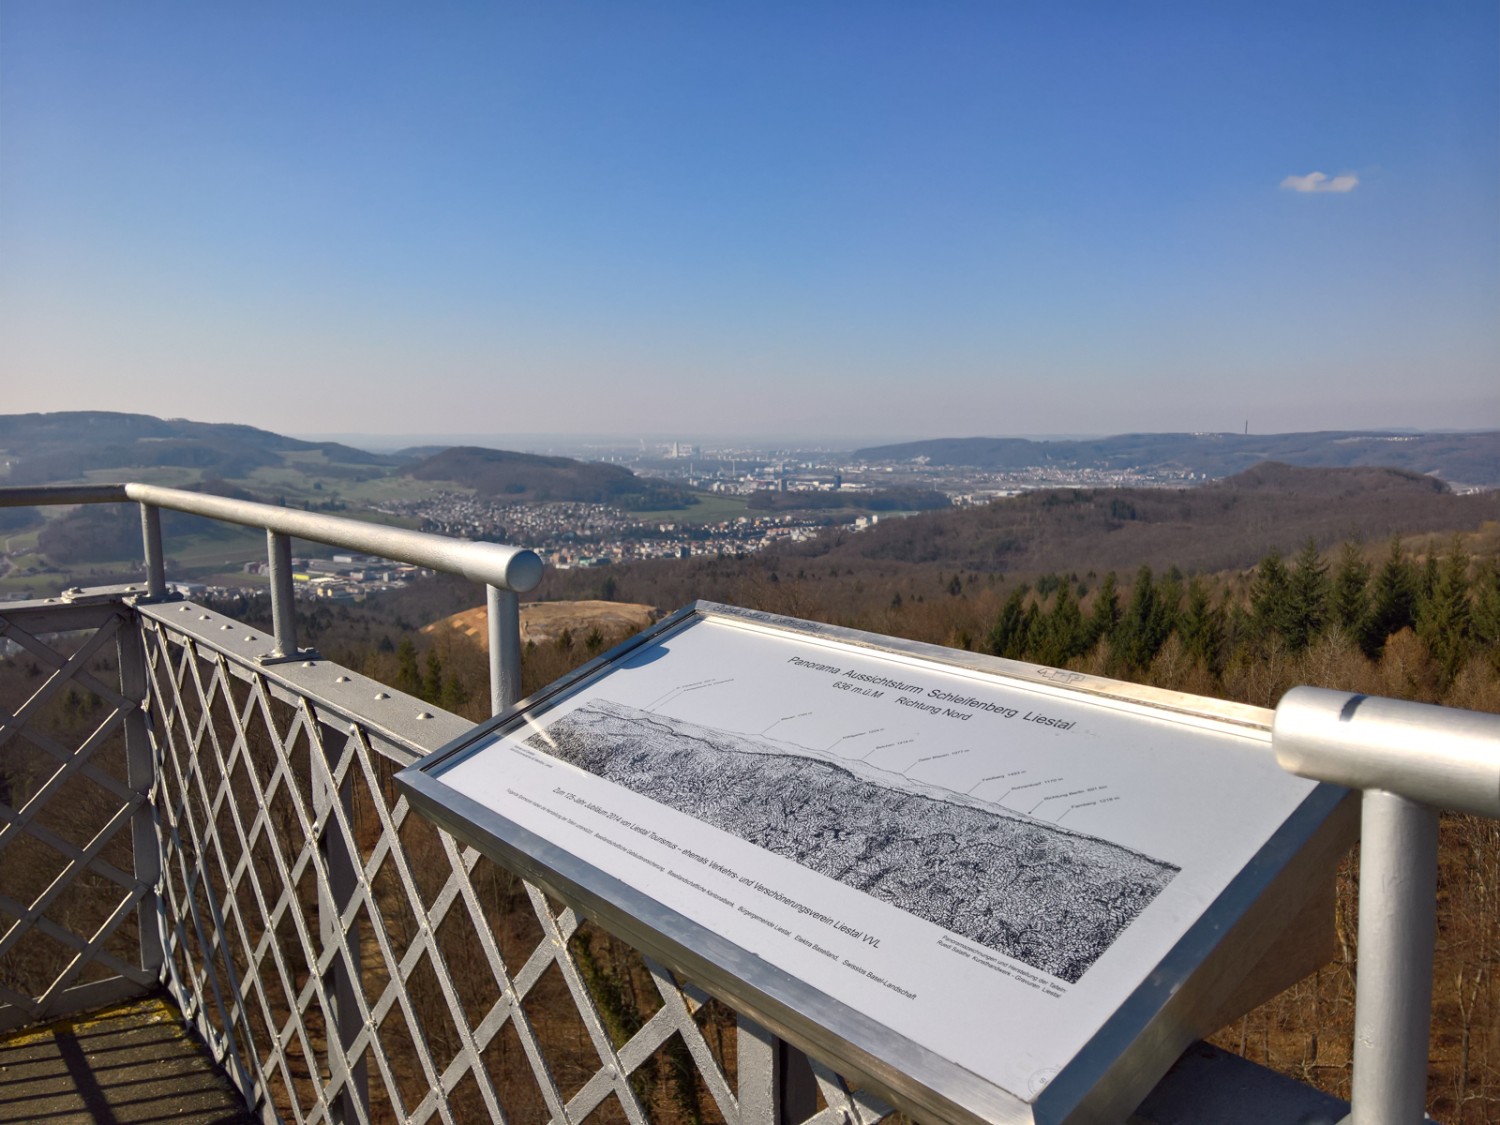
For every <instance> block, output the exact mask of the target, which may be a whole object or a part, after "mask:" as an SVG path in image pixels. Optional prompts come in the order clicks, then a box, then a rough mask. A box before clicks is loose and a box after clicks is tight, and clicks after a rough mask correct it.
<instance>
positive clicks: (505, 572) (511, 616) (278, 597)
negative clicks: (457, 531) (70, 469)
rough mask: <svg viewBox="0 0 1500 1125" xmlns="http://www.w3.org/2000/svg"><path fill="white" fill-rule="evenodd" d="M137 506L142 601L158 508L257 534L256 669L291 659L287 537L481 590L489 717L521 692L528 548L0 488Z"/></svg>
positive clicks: (2, 500)
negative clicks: (267, 626)
mask: <svg viewBox="0 0 1500 1125" xmlns="http://www.w3.org/2000/svg"><path fill="white" fill-rule="evenodd" d="M122 501H135V502H136V503H138V504H139V505H140V509H141V541H142V554H143V557H144V558H145V562H146V590H145V593H146V596H147V597H148V598H150V599H153V600H155V599H160V598H162V597H164V596H165V595H166V592H167V579H166V556H165V555H164V554H163V553H162V535H161V511H162V509H163V508H165V509H168V510H170V511H174V512H184V513H187V514H189V515H195V516H204V517H207V518H209V519H215V520H222V521H224V522H225V523H233V524H239V525H240V526H242V527H254V528H261V529H264V531H265V533H266V553H267V556H268V560H269V563H270V578H271V618H272V621H273V622H274V640H275V645H274V646H273V648H272V650H271V651H270V652H269V653H266V654H263V655H262V656H261V660H262V661H263V662H267V661H274V660H295V659H297V658H298V657H299V656H301V655H305V654H304V653H302V651H301V650H300V649H298V647H297V617H296V612H295V607H294V603H293V577H292V537H293V536H296V537H298V538H301V539H306V540H310V541H312V542H314V543H325V544H328V545H329V546H333V547H344V548H347V549H349V550H353V551H359V552H362V553H365V554H371V555H378V556H380V557H381V558H387V559H395V560H397V561H400V562H405V563H410V564H412V565H414V566H423V567H428V568H430V569H432V570H436V571H440V572H442V573H444V574H456V575H459V576H461V577H463V578H467V579H469V580H470V581H472V582H480V583H483V584H484V585H485V589H486V602H487V605H488V608H489V638H488V639H489V652H490V700H491V706H492V708H493V710H494V711H495V712H496V713H499V712H500V711H501V710H503V709H504V708H506V707H508V706H510V704H512V703H514V702H515V701H516V699H518V698H519V697H520V692H521V618H520V605H519V601H518V599H517V595H518V594H524V593H525V592H526V591H528V590H531V589H534V588H535V587H536V584H537V583H538V582H540V581H541V580H542V560H541V559H540V558H539V557H538V556H537V554H536V552H535V551H531V550H528V549H527V548H524V547H511V546H505V545H503V544H499V543H481V542H474V541H472V540H468V539H451V538H449V537H448V536H446V535H431V534H428V533H426V532H421V531H410V530H408V529H406V528H400V527H388V526H386V525H384V524H376V523H366V522H364V521H362V520H353V519H344V518H341V517H338V516H329V515H323V514H321V513H318V512H303V511H298V510H297V509H295V508H283V507H278V506H277V505H274V504H259V503H256V502H254V501H250V500H236V499H232V498H228V497H223V496H213V495H209V494H207V493H202V492H187V491H184V490H182V489H178V488H159V487H157V486H156V485H150V484H105V485H53V486H40V487H36V488H8V489H3V490H0V505H3V506H4V507H12V508H14V507H33V506H45V505H49V504H117V503H120V502H122Z"/></svg>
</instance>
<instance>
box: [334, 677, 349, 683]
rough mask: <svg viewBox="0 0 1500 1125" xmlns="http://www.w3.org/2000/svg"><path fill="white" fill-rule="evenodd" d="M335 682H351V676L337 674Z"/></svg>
mask: <svg viewBox="0 0 1500 1125" xmlns="http://www.w3.org/2000/svg"><path fill="white" fill-rule="evenodd" d="M333 682H334V683H336V684H347V683H348V682H349V677H348V676H335V677H334V680H333Z"/></svg>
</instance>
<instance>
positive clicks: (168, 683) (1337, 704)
mask: <svg viewBox="0 0 1500 1125" xmlns="http://www.w3.org/2000/svg"><path fill="white" fill-rule="evenodd" d="M120 500H128V501H134V502H137V503H140V504H141V505H142V525H143V532H144V537H145V552H144V553H145V558H146V560H147V564H148V580H147V582H146V584H145V589H143V590H139V591H120V590H114V591H111V592H108V593H99V594H90V593H89V592H86V591H75V592H73V594H72V595H71V596H70V597H67V598H55V599H45V600H41V601H34V602H26V603H17V604H11V605H6V606H0V632H3V635H4V637H5V638H6V639H7V640H9V641H10V642H11V643H13V644H15V645H17V646H18V647H19V650H20V654H21V656H20V659H21V660H23V661H27V662H29V664H30V667H31V668H33V669H34V670H35V671H34V675H31V676H30V678H29V680H28V683H27V686H26V690H25V691H24V692H23V695H24V698H18V699H15V700H9V699H6V700H0V871H3V872H4V878H3V879H0V927H3V930H0V1029H3V1028H6V1027H14V1026H18V1025H21V1024H25V1023H31V1022H35V1021H39V1020H44V1019H47V1018H49V1017H52V1016H55V1015H60V1014H64V1013H67V1012H70V1011H77V1010H81V1009H84V1008H87V1007H90V1006H94V1005H98V1004H104V1003H108V1002H111V1001H113V1000H116V999H120V998H123V997H125V996H128V995H132V994H136V993H139V992H141V991H143V990H145V989H147V988H150V987H152V986H153V985H154V984H155V983H156V982H158V981H162V982H165V983H166V984H167V986H168V987H169V988H170V990H171V992H172V994H173V995H174V997H175V998H176V999H177V1001H178V1002H179V1004H180V1005H181V1007H182V1009H183V1011H184V1013H185V1014H186V1015H187V1017H188V1018H189V1020H190V1021H191V1022H192V1023H193V1025H194V1027H195V1028H196V1029H197V1031H198V1033H199V1034H200V1035H201V1036H202V1037H203V1038H204V1040H205V1041H206V1042H208V1043H209V1044H210V1046H211V1049H212V1051H213V1054H214V1056H215V1058H216V1059H217V1060H218V1061H219V1063H220V1064H221V1065H222V1066H223V1067H224V1069H225V1070H226V1072H227V1073H228V1074H229V1076H230V1077H231V1079H232V1080H233V1081H234V1083H235V1084H236V1086H237V1087H238V1088H239V1089H240V1091H241V1092H242V1093H243V1094H244V1096H245V1098H246V1101H247V1102H248V1103H249V1104H250V1105H251V1106H253V1107H254V1108H255V1109H256V1111H257V1112H258V1113H260V1114H261V1116H262V1117H263V1118H264V1119H265V1120H267V1121H278V1120H279V1121H296V1122H309V1123H312V1122H323V1121H336V1122H362V1123H363V1122H385V1121H396V1120H400V1121H411V1122H416V1123H421V1122H427V1121H443V1122H468V1121H474V1120H489V1121H496V1122H499V1121H512V1122H514V1121H523V1122H529V1121H551V1122H558V1123H576V1122H582V1121H584V1120H585V1119H587V1120H589V1121H591V1122H592V1121H600V1122H604V1121H616V1120H622V1119H623V1120H625V1121H629V1122H632V1123H634V1122H644V1121H647V1120H656V1121H668V1122H676V1121H683V1122H688V1121H692V1122H698V1121H723V1122H725V1123H726V1125H737V1123H739V1122H745V1123H746V1125H750V1123H757V1125H773V1123H775V1125H780V1123H781V1122H789V1121H800V1120H803V1119H806V1120H808V1121H814V1122H818V1123H819V1125H832V1123H834V1122H847V1123H850V1125H868V1123H870V1122H874V1121H876V1120H879V1119H880V1118H882V1117H883V1116H885V1115H886V1114H887V1113H888V1112H889V1107H887V1106H886V1105H885V1104H884V1103H882V1102H881V1101H880V1100H879V1099H877V1098H875V1097H873V1096H871V1095H870V1094H868V1093H863V1092H860V1091H856V1090H853V1089H851V1088H850V1086H849V1085H848V1084H847V1083H846V1082H844V1080H843V1079H841V1078H840V1077H839V1076H838V1075H837V1074H835V1073H834V1072H833V1071H832V1070H831V1069H829V1068H828V1067H826V1066H823V1065H822V1064H820V1063H817V1062H809V1061H808V1060H806V1058H805V1057H804V1056H801V1055H800V1054H798V1053H796V1052H794V1051H792V1050H791V1049H790V1048H788V1047H787V1046H786V1045H785V1044H782V1043H779V1042H778V1041H777V1040H776V1039H775V1038H774V1037H772V1036H771V1035H769V1034H768V1033H767V1032H765V1031H764V1030H763V1029H761V1028H759V1027H758V1026H756V1025H755V1024H754V1023H752V1022H750V1021H748V1020H745V1019H743V1018H740V1017H738V1016H737V1015H736V1014H735V1013H733V1012H731V1011H729V1010H728V1009H727V1008H725V1007H724V1006H723V1005H722V1004H720V1003H719V1002H718V1001H716V1000H713V999H711V998H710V997H708V996H707V995H706V994H705V993H703V992H702V991H701V990H700V989H698V988H696V987H695V986H694V985H693V984H692V983H691V982H687V981H683V980H680V979H678V978H677V977H675V976H674V975H673V974H672V973H671V972H670V971H669V970H667V969H666V968H664V967H663V966H661V965H659V964H656V963H654V962H652V961H650V960H649V959H647V958H644V957H642V956H641V955H640V954H638V953H636V952H635V951H633V950H631V949H630V948H629V947H628V946H625V945H624V944H623V943H621V942H619V941H618V940H617V939H614V938H612V937H610V936H609V935H608V934H606V933H604V932H603V931H601V930H598V929H597V928H595V927H593V926H591V925H590V924H589V923H588V922H587V921H586V920H585V919H583V918H581V917H579V916H578V914H577V913H576V912H575V911H573V910H572V909H570V908H566V907H564V906H562V905H560V904H558V903H556V902H553V901H551V900H550V899H549V898H548V896H547V895H546V894H545V893H544V892H542V891H541V890H540V889H538V888H537V887H535V886H532V885H530V884H527V883H525V882H524V881H522V880H520V879H518V878H516V877H515V876H513V875H511V874H509V873H507V872H506V871H504V870H502V869H501V868H499V867H497V866H495V865H494V864H492V863H491V862H490V861H489V860H487V859H485V858H484V857H482V856H480V855H479V854H478V853H477V852H475V851H474V850H473V849H470V848H467V847H463V846H460V845H459V844H457V843H456V842H455V841H454V840H453V838H452V837H451V836H448V835H447V834H446V833H443V832H441V831H439V830H438V829H436V828H434V827H432V826H431V825H430V824H428V823H427V822H426V821H424V820H423V819H421V818H420V817H419V816H417V815H415V814H414V813H413V812H412V810H411V809H410V807H409V806H408V805H407V804H406V801H405V798H404V797H401V796H399V795H398V794H397V792H396V790H395V787H394V785H393V784H392V782H391V778H392V775H393V774H394V772H395V770H396V769H398V768H400V767H402V766H405V765H407V764H409V763H410V762H412V761H414V760H416V759H417V758H418V757H420V756H422V755H424V754H426V753H428V752H430V751H432V750H434V749H436V748H437V747H439V746H441V745H443V744H444V743H446V742H448V741H450V740H452V739H453V738H455V737H457V736H458V735H461V734H463V733H464V732H465V731H467V730H469V729H470V728H471V724H470V723H468V721H466V720H464V719H461V718H459V717H457V716H454V715H450V714H447V713H445V712H442V711H440V710H436V709H433V708H431V707H430V706H429V705H427V704H425V703H423V702H422V701H421V700H418V699H416V698H414V697H411V696H407V695H404V694H402V693H400V692H397V691H393V690H392V689H390V688H387V687H385V686H384V685H382V684H379V683H376V682H375V681H373V680H369V679H367V678H365V677H363V676H360V675H358V674H356V673H354V672H352V671H350V670H348V669H344V668H341V667H339V666H337V665H334V664H331V663H329V662H327V661H324V660H321V659H318V658H315V657H314V656H313V655H312V654H308V653H302V652H299V650H298V649H297V647H296V640H295V628H294V621H293V619H292V617H291V613H290V607H291V601H290V598H291V589H290V581H291V574H290V566H289V565H287V563H288V561H289V560H288V558H287V557H286V555H287V549H288V547H289V544H290V538H289V537H290V536H292V535H297V536H299V537H304V538H309V539H313V540H316V541H320V542H325V543H332V544H335V545H339V546H344V547H348V548H351V549H354V550H359V551H363V552H367V553H372V554H384V555H386V556H387V557H396V558H401V559H405V560H407V561H412V562H417V563H419V564H421V565H427V566H432V567H433V568H434V569H439V570H445V571H449V572H452V573H460V574H464V575H466V576H468V577H470V578H472V579H474V580H476V581H481V582H484V583H485V584H486V586H487V587H488V588H489V600H490V605H491V610H492V613H491V631H492V638H493V636H494V632H495V630H496V629H497V628H498V629H500V630H501V631H504V630H507V629H510V628H511V627H512V625H513V624H515V622H516V619H517V615H516V614H515V609H516V606H515V597H514V596H515V592H516V590H518V589H522V590H524V589H526V588H528V585H534V583H535V575H537V574H539V563H537V562H535V561H534V560H535V559H536V556H535V555H533V554H531V553H530V552H525V551H520V550H517V549H515V548H506V547H497V546H495V545H492V544H476V543H463V542H455V541H452V540H446V539H442V538H441V537H438V536H429V535H422V534H420V533H416V532H409V531H402V530H399V529H392V528H384V527H379V526H375V525H368V524H359V523H357V522H356V521H350V520H339V519H335V518H333V517H327V516H321V515H312V514H308V513H302V512H297V511H290V510H286V509H280V508H275V507H271V506H268V505H258V504H248V503H245V502H242V501H233V500H223V499H222V498H218V497H208V496H200V495H198V494H194V493H181V492H176V491H174V490H170V489H155V488H150V487H148V486H142V485H122V486H110V487H108V488H89V489H44V490H39V489H27V490H7V491H5V492H0V504H10V505H16V504H38V503H97V502H107V501H120ZM163 507H169V508H172V509H175V510H180V511H189V512H194V513H195V514H201V515H209V516H213V517H215V518H223V519H229V520H231V521H232V522H236V523H244V524H249V525H251V526H259V527H264V528H266V530H267V533H268V537H269V547H270V552H271V564H272V580H273V598H274V597H276V596H278V595H276V594H275V591H276V590H277V589H280V590H281V594H280V595H279V597H280V598H281V601H280V602H279V603H276V604H277V606H278V609H277V611H276V612H275V613H273V617H274V618H275V620H276V629H275V631H274V632H273V633H272V634H269V635H268V634H264V633H263V632H261V631H258V630H256V629H255V628H253V627H249V626H246V625H244V624H243V623H241V622H238V621H235V620H233V619H231V618H228V617H224V616H222V615H220V614H217V613H214V612H213V611H211V610H209V609H206V608H204V607H202V606H199V605H196V604H194V603H191V602H185V601H170V600H162V595H163V594H164V592H165V589H166V585H165V576H164V574H162V566H163V558H164V556H163V554H162V551H161V544H160V524H159V517H158V511H159V509H160V508H163ZM278 537H279V538H278ZM278 552H280V553H281V554H282V558H281V561H280V563H278ZM507 595H508V598H507ZM497 600H498V601H499V602H500V611H499V612H496V601H497ZM497 623H498V624H497ZM491 651H492V654H495V655H496V658H497V661H498V663H492V676H491V678H492V686H493V687H494V688H495V691H494V693H493V694H494V702H495V705H496V707H497V708H498V707H500V706H501V705H503V704H504V703H505V702H508V701H509V700H511V699H514V698H515V696H516V695H517V694H518V683H519V634H518V632H517V633H516V634H515V641H514V642H513V643H511V642H509V641H507V642H506V643H505V644H496V643H492V646H491ZM512 656H514V657H515V659H514V660H512V659H511V657H512ZM116 673H117V675H116ZM1273 745H1274V747H1275V749H1276V751H1277V753H1278V756H1279V758H1280V759H1281V761H1282V763H1283V765H1284V766H1285V767H1286V768H1288V769H1291V770H1293V771H1294V772H1298V773H1301V774H1304V775H1306V776H1310V777H1317V778H1319V779H1322V780H1329V781H1333V782H1336V783H1338V784H1343V785H1348V786H1352V787H1357V788H1363V789H1365V790H1366V797H1365V852H1364V861H1363V880H1362V883H1363V891H1364V899H1363V901H1364V906H1363V908H1362V911H1361V919H1360V927H1361V931H1360V941H1361V970H1362V971H1361V973H1360V974H1359V979H1358V1000H1357V1012H1356V1021H1357V1025H1358V1028H1359V1029H1360V1030H1359V1032H1358V1040H1357V1043H1356V1059H1355V1070H1354V1091H1355V1097H1354V1113H1353V1117H1354V1120H1355V1121H1356V1122H1358V1123H1359V1125H1408V1123H1411V1122H1416V1121H1420V1120H1421V1119H1422V1118H1421V1107H1422V1097H1423V1090H1424V1087H1425V1082H1424V1078H1425V1073H1426V1041H1427V1039H1426V1037H1427V1027H1428V1021H1429V1018H1430V1013H1429V1007H1430V990H1431V956H1432V941H1433V922H1432V914H1431V909H1432V881H1431V880H1432V872H1433V871H1434V870H1435V862H1434V858H1433V853H1434V849H1435V830H1436V829H1435V826H1436V813H1435V811H1434V807H1453V808H1458V809H1465V810H1468V811H1473V812H1479V813H1481V814H1483V815H1487V816H1492V817H1493V816H1500V717H1496V716H1488V715H1476V714H1474V713H1471V712H1455V711H1451V710H1448V709H1442V708H1432V707H1422V706H1420V705H1416V704H1402V703H1395V702H1393V701H1385V700H1374V699H1366V698H1365V697H1362V696H1350V695H1347V694H1346V693H1338V692H1322V691H1318V690H1316V689H1297V690H1296V691H1294V692H1292V693H1290V694H1289V695H1288V696H1287V697H1286V699H1285V700H1284V701H1283V702H1282V705H1281V707H1279V708H1278V710H1277V714H1276V722H1275V727H1274V731H1273ZM1413 746H1415V747H1418V748H1419V749H1418V750H1417V751H1413V750H1412V749H1411V747H1413ZM1160 1089H1161V1088H1159V1091H1160ZM1153 1097H1155V1095H1153ZM1239 1100H1240V1101H1241V1102H1244V1100H1245V1099H1243V1098H1241V1099H1239ZM1247 1105H1248V1103H1247ZM1241 1112H1243V1113H1246V1114H1248V1115H1249V1116H1246V1117H1245V1118H1243V1119H1245V1120H1250V1119H1254V1116H1255V1113H1256V1108H1255V1106H1254V1105H1248V1108H1246V1107H1243V1106H1242V1108H1241Z"/></svg>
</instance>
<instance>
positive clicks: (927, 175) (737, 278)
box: [0, 0, 1500, 438]
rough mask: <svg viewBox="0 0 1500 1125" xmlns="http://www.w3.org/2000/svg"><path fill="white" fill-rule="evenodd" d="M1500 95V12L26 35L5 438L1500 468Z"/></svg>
mask: <svg viewBox="0 0 1500 1125" xmlns="http://www.w3.org/2000/svg"><path fill="white" fill-rule="evenodd" d="M1497 91H1500V15H1497V8H1496V6H1495V5H1494V4H1491V3H1480V2H1477V0H1476V2H1469V3H1441V2H1439V3H1430V4H1422V5H1416V4H1409V3H1403V4H1381V3H1359V4H1337V3H1327V4H1317V5H1307V4H1285V5H1280V4H1272V3H1255V4H1248V3H1246V4H1234V3H1225V4H1209V5H1205V4H1198V3H1172V4H1168V3H1145V2H1143V3H1130V4H1123V5H1121V4H1087V3H1075V4H1053V5H1042V4H1027V5H1021V4H1005V3H998V2H993V0H992V2H988V3H963V2H953V3H941V4H931V3H901V4H896V3H881V2H878V0H877V2H865V3H858V4H856V3H842V4H834V3H757V4H722V3H688V2H685V0H684V2H682V3H639V4H615V3H593V4H579V3H566V2H563V3H526V4H521V3H502V2H494V3H473V4H468V3H435V4H410V3H404V4H392V3H359V4H355V3H339V2H330V3H320V4H304V3H274V2H258V3H253V4H252V3H212V4H203V3H197V2H189V0H176V2H150V0H135V2H132V3H129V4H119V3H113V2H105V0H96V2H89V3H75V2H71V0H5V3H4V4H3V5H0V379H3V382H4V384H5V386H6V388H7V390H6V395H5V399H6V406H5V410H6V412H21V411H30V410H63V409H78V408H84V407H94V408H100V409H117V410H140V411H145V412H148V413H154V414H161V415H168V416H179V417H192V418H198V419H203V420H209V421H238V422H246V423H250V424H253V425H261V426H265V427H267V428H271V429H277V430H280V431H283V432H293V433H304V432H314V431H319V432H330V431H341V432H372V433H380V432H400V433H417V432H433V433H445V432H455V431H467V432H476V431H494V432H512V433H517V432H546V433H568V432H583V433H603V432H621V433H636V432H644V433H681V434H683V435H684V436H694V435H696V436H709V435H729V434H737V433H738V434H763V435H779V436H786V437H808V436H812V435H822V436H847V437H850V438H859V437H864V436H869V435H881V436H912V437H917V436H966V435H970V434H1028V433H1032V434H1035V433H1113V432H1121V431H1128V430H1237V429H1239V428H1240V427H1241V426H1242V425H1244V424H1245V422H1246V421H1247V420H1248V422H1249V424H1250V426H1251V427H1252V429H1255V430H1260V431H1263V432H1264V431H1273V430H1302V429H1334V428H1362V427H1382V426H1414V427H1429V428H1437V427H1495V426H1500V93H1497ZM1314 173H1321V174H1322V176H1323V177H1324V178H1323V179H1322V180H1317V179H1314V178H1312V177H1313V174H1314ZM1298 187H1302V188H1319V189H1322V190H1297V188H1298Z"/></svg>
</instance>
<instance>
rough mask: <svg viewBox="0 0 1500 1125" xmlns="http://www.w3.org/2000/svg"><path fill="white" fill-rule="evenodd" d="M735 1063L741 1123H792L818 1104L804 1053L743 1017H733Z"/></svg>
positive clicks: (776, 1124)
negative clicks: (737, 1076)
mask: <svg viewBox="0 0 1500 1125" xmlns="http://www.w3.org/2000/svg"><path fill="white" fill-rule="evenodd" d="M735 1043H736V1044H737V1046H736V1049H735V1065H736V1068H737V1073H738V1075H739V1079H738V1085H739V1103H740V1122H741V1125H795V1123H796V1122H799V1121H805V1120H807V1118H809V1117H811V1116H812V1115H813V1113H814V1112H815V1111H816V1109H817V1105H818V1083H817V1079H816V1078H814V1077H813V1072H812V1064H811V1063H809V1062H808V1060H807V1056H806V1055H804V1054H803V1053H802V1052H801V1051H799V1050H797V1048H795V1047H793V1046H792V1045H791V1044H790V1043H788V1042H786V1041H785V1040H783V1039H778V1038H777V1037H776V1036H775V1035H773V1034H771V1032H769V1031H767V1030H766V1029H765V1028H763V1027H761V1026H760V1024H758V1023H756V1022H755V1021H753V1020H751V1019H750V1018H748V1017H747V1016H740V1017H739V1018H738V1019H737V1020H736V1030H735Z"/></svg>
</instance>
